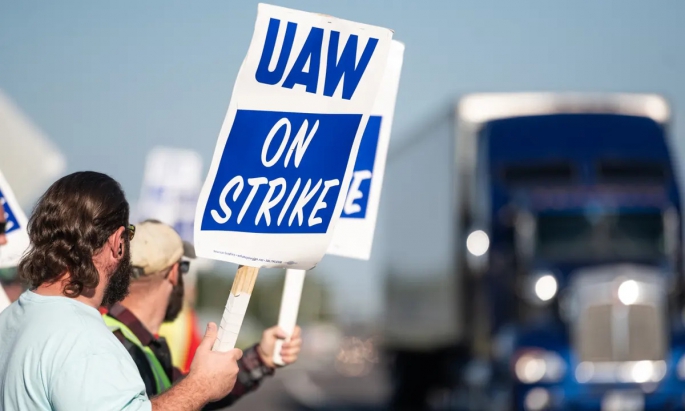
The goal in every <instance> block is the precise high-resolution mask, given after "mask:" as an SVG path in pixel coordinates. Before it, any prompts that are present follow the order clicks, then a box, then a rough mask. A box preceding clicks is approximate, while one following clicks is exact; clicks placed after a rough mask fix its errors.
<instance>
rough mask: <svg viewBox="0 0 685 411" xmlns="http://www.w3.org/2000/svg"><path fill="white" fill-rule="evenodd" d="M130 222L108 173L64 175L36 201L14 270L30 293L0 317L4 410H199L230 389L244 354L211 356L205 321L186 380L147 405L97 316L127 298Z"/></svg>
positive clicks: (212, 329) (211, 331) (123, 354)
mask: <svg viewBox="0 0 685 411" xmlns="http://www.w3.org/2000/svg"><path fill="white" fill-rule="evenodd" d="M128 219H129V205H128V202H127V201H126V198H125V196H124V192H123V191H122V190H121V187H120V186H119V184H118V183H117V182H116V181H114V180H113V179H112V178H111V177H109V176H107V175H105V174H101V173H96V172H78V173H74V174H70V175H68V176H66V177H63V178H61V179H60V180H58V181H57V182H55V183H54V184H53V185H52V186H51V187H50V188H49V189H48V190H47V191H46V192H45V194H44V195H43V196H42V197H41V199H40V200H39V202H38V204H37V205H36V208H35V209H34V211H33V215H32V216H31V218H30V220H29V226H28V233H29V238H30V240H31V246H30V249H29V251H28V252H27V254H26V255H25V256H24V257H23V258H22V260H21V262H20V264H19V271H20V275H21V276H22V278H23V279H24V280H25V281H26V282H27V283H28V284H29V286H30V289H29V290H28V291H26V292H25V293H23V294H22V295H21V297H20V298H19V300H18V301H16V302H14V303H13V304H12V305H11V306H10V307H8V308H7V309H5V310H4V311H3V312H2V313H1V314H0V353H1V354H0V409H2V410H6V411H10V410H65V411H66V410H68V411H72V410H127V411H128V410H169V411H176V410H178V411H181V410H183V411H185V410H199V409H201V408H202V407H203V406H204V405H205V404H207V403H208V402H210V401H215V400H218V399H220V398H223V397H225V396H226V395H227V394H228V393H229V392H230V391H231V389H232V388H233V386H234V384H235V381H236V376H237V373H238V365H237V360H238V359H240V357H241V356H242V352H241V351H240V350H232V351H229V352H225V353H221V352H213V351H212V350H211V347H212V345H213V343H214V341H215V340H216V324H213V323H211V324H210V325H209V326H208V328H207V332H206V334H205V337H204V339H203V341H202V343H201V344H200V347H199V348H198V349H197V351H196V354H195V358H194V360H193V363H192V365H191V369H190V373H189V374H188V375H187V376H186V377H185V378H184V379H183V380H181V381H180V382H178V383H177V384H175V385H174V386H173V387H172V388H171V389H170V390H168V391H167V392H165V393H164V394H161V395H160V396H158V397H155V398H153V399H152V400H150V399H148V397H147V395H146V394H145V384H144V383H143V381H142V379H141V377H140V375H139V373H138V369H137V368H136V365H135V363H134V362H133V360H132V359H131V356H130V355H129V353H128V352H127V351H126V349H125V348H124V346H123V345H122V344H121V343H120V342H119V341H118V340H117V339H116V337H115V336H114V334H112V332H111V331H110V330H109V329H108V328H107V326H106V325H105V323H104V321H103V320H102V317H101V316H100V313H99V312H98V307H100V306H101V305H103V304H104V305H112V304H114V303H116V302H117V301H120V300H121V299H123V298H124V297H125V296H126V294H127V293H128V286H129V282H130V277H131V270H132V268H131V261H130V256H129V247H130V240H131V239H132V238H133V236H134V234H135V227H133V226H131V225H129V222H128Z"/></svg>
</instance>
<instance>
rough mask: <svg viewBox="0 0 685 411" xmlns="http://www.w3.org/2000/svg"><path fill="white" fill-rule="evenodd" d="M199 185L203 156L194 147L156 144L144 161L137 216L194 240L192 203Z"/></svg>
mask: <svg viewBox="0 0 685 411" xmlns="http://www.w3.org/2000/svg"><path fill="white" fill-rule="evenodd" d="M201 187H202V157H201V156H200V154H198V153H197V152H195V151H193V150H185V149H179V148H170V147H155V148H154V149H152V150H151V151H150V153H148V155H147V160H146V162H145V174H144V177H143V187H142V189H141V193H140V200H139V202H138V210H137V215H136V217H137V220H138V221H142V220H146V219H149V218H151V219H155V220H159V221H161V222H163V223H165V224H168V225H170V226H172V227H174V229H175V230H176V231H177V232H178V233H179V235H180V236H181V238H182V239H183V240H185V241H188V242H190V243H192V242H193V220H194V219H195V207H196V206H197V198H198V196H199V194H200V188H201Z"/></svg>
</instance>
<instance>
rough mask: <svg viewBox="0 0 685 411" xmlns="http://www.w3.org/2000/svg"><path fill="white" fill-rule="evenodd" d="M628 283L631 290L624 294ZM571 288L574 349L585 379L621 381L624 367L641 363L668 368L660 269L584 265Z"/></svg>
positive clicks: (587, 380) (665, 317)
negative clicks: (622, 290)
mask: <svg viewBox="0 0 685 411" xmlns="http://www.w3.org/2000/svg"><path fill="white" fill-rule="evenodd" d="M627 282H628V283H630V284H628V285H629V286H630V287H628V288H630V290H628V291H629V293H627V294H626V293H624V294H623V295H621V292H620V291H619V289H620V287H622V286H623V285H624V284H626V283H627ZM571 287H572V301H573V303H572V311H573V314H572V315H571V316H570V318H572V319H573V323H572V332H573V344H574V347H573V348H574V351H575V356H576V358H577V362H578V364H579V367H578V369H579V370H581V374H583V375H585V376H586V377H587V378H585V377H583V379H585V380H586V381H583V382H589V381H591V380H596V379H597V378H601V380H602V381H604V382H611V381H618V380H622V379H623V378H622V377H621V372H622V371H621V370H622V369H624V368H625V367H628V366H629V365H630V366H633V365H635V364H638V363H650V364H652V366H655V367H662V366H665V364H664V362H663V360H664V358H665V356H666V347H667V344H668V341H667V338H668V332H667V328H666V327H667V323H666V321H667V307H666V287H665V282H664V280H663V277H662V276H661V275H660V273H659V272H658V271H656V270H655V269H653V268H649V267H637V266H632V265H624V266H611V267H601V268H593V269H586V270H582V271H580V272H578V273H577V274H576V275H575V276H574V278H573V283H572V286H571ZM655 375H656V374H655ZM591 377H593V378H591ZM626 378H628V377H626ZM579 380H580V379H579Z"/></svg>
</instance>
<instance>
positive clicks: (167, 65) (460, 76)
mask: <svg viewBox="0 0 685 411" xmlns="http://www.w3.org/2000/svg"><path fill="white" fill-rule="evenodd" d="M273 3H274V4H278V5H282V6H286V7H292V8H298V9H303V10H308V11H316V12H322V13H326V14H331V15H334V16H337V17H343V18H347V19H351V20H356V21H360V22H364V23H370V24H376V25H381V26H385V27H389V28H391V29H394V30H395V38H397V39H399V40H401V41H403V42H404V43H405V44H406V53H405V65H404V69H403V73H402V80H401V85H400V91H399V96H398V101H397V108H396V116H395V125H394V137H393V139H395V143H396V142H397V141H398V140H401V138H402V134H403V131H407V129H409V128H411V127H412V126H413V125H416V124H417V123H420V122H421V120H422V119H424V118H426V117H427V116H430V114H431V112H432V111H433V110H434V109H436V108H437V107H440V105H441V104H446V102H448V101H450V100H451V99H454V98H456V96H458V95H459V94H462V93H466V92H477V91H537V90H571V91H627V92H656V93H662V94H664V95H665V96H666V97H668V98H669V100H670V101H671V102H672V103H673V104H674V120H675V127H674V132H675V134H674V135H675V137H676V141H677V142H678V143H677V145H678V149H679V152H681V153H685V145H683V144H682V143H681V141H682V137H683V133H685V126H683V127H680V126H679V125H680V124H683V123H685V121H684V120H685V81H684V80H683V75H684V74H685V48H684V47H683V45H682V43H683V41H685V25H684V24H682V16H685V2H681V1H675V0H672V1H663V2H647V1H628V0H624V1H619V0H613V1H602V2H597V1H591V0H582V1H555V2H550V1H542V0H541V1H518V2H512V1H505V0H501V1H457V0H451V1H450V0H442V1H438V0H436V1H409V0H394V1H389V0H388V1H374V0H348V1H342V0H341V1H335V2H334V1H305V0H300V1H294V0H293V1H273ZM256 10H257V2H253V1H244V0H241V1H218V0H212V1H193V2H191V1H161V0H160V1H143V2H141V1H128V0H126V1H116V2H94V1H85V0H83V1H74V0H63V1H60V2H37V1H30V0H29V1H21V2H4V3H3V4H2V5H0V88H2V89H3V90H4V91H5V92H6V93H7V94H8V95H9V96H10V97H11V98H12V99H13V100H14V101H15V103H17V105H19V107H21V109H22V110H23V111H24V112H26V113H27V114H28V115H29V117H31V118H32V119H33V120H34V122H35V123H36V124H37V125H38V126H40V128H42V129H43V130H44V131H45V132H46V134H47V135H49V136H50V137H51V138H52V139H53V140H54V141H55V143H56V144H57V145H58V146H59V147H60V148H61V149H62V150H63V151H64V153H65V154H66V156H67V161H68V170H69V171H75V170H83V169H94V170H98V171H103V172H106V173H108V174H110V175H112V176H114V177H115V178H116V179H118V180H119V181H120V182H122V184H123V185H124V188H125V189H126V191H127V192H128V194H129V197H130V198H131V199H135V198H137V196H138V192H139V190H140V183H141V181H140V180H141V176H142V172H143V166H144V157H145V154H146V153H147V151H148V150H149V149H150V148H152V147H153V146H155V145H161V144H164V145H169V146H175V147H187V148H192V149H195V150H197V151H199V152H200V153H201V154H202V155H203V156H204V157H205V159H206V161H209V158H210V156H211V153H212V150H213V149H214V144H215V141H216V137H217V133H218V131H219V128H220V126H221V123H222V120H223V117H224V115H225V112H226V108H227V106H228V102H229V99H230V95H231V91H232V87H233V82H234V79H235V77H236V74H237V71H238V68H239V65H240V63H241V61H242V59H243V57H244V55H245V53H246V51H247V47H248V44H249V40H250V38H251V35H252V29H253V25H254V21H255V17H256ZM321 267H322V270H321V271H322V272H324V271H326V273H327V274H326V275H329V274H328V273H329V272H330V276H331V281H332V282H333V283H334V284H335V286H336V287H337V288H338V289H339V290H340V295H341V296H342V297H344V298H340V299H339V305H340V307H341V309H342V310H343V311H346V312H349V313H350V314H351V315H360V316H367V315H373V314H374V313H377V312H378V310H379V309H380V302H379V301H380V300H379V299H378V298H376V297H377V295H378V291H379V287H380V281H379V278H378V277H377V276H375V270H374V269H373V266H372V265H369V264H368V263H362V262H349V261H345V260H343V259H337V258H328V257H327V260H325V261H324V263H323V264H322V266H321ZM372 276H373V277H372ZM359 284H365V285H367V286H366V287H362V288H363V289H365V290H367V291H366V292H365V293H364V292H362V293H359V292H357V293H354V294H353V293H351V292H347V291H348V290H352V289H357V290H359V287H358V285H359Z"/></svg>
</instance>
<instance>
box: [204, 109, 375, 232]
mask: <svg viewBox="0 0 685 411" xmlns="http://www.w3.org/2000/svg"><path fill="white" fill-rule="evenodd" d="M361 118H362V116H361V115H359V114H309V113H289V112H273V111H256V110H238V111H237V113H236V116H235V120H234V122H233V127H232V128H231V131H230V132H229V136H228V140H227V142H226V146H225V147H224V151H223V153H222V156H221V160H220V162H219V167H218V170H217V174H216V178H215V180H214V183H213V185H212V188H211V190H210V194H209V199H208V202H207V205H206V207H205V211H204V215H203V218H202V226H201V229H202V230H208V231H239V232H253V233H271V234H295V233H297V234H316V233H325V232H326V231H328V226H329V224H330V221H331V217H332V216H333V209H334V208H335V202H336V200H337V199H338V195H339V193H340V186H341V184H342V180H343V178H344V176H345V169H346V168H347V162H348V160H349V157H350V151H351V150H352V145H353V144H354V137H355V135H356V133H357V129H358V128H359V123H360V122H361Z"/></svg>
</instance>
